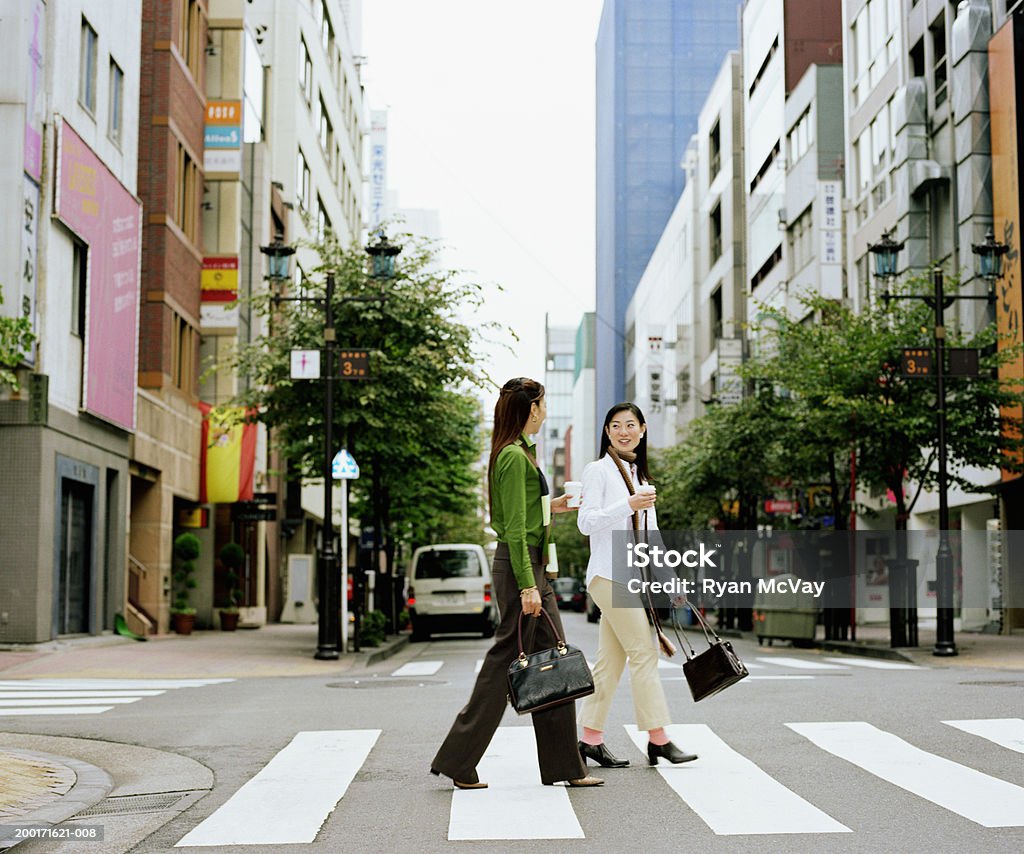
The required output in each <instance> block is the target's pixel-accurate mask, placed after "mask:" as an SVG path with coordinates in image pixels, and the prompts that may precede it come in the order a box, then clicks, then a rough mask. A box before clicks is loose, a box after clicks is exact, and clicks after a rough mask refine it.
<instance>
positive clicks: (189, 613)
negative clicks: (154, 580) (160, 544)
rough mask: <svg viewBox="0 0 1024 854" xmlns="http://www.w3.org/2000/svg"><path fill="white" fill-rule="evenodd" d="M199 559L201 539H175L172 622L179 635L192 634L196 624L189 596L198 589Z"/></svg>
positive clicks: (186, 535)
mask: <svg viewBox="0 0 1024 854" xmlns="http://www.w3.org/2000/svg"><path fill="white" fill-rule="evenodd" d="M197 557H199V537H197V536H196V535H195V534H179V535H178V536H177V537H175V539H174V576H173V577H174V601H173V603H172V604H171V620H172V622H173V624H174V631H176V632H177V633H178V634H179V635H190V634H192V627H193V626H194V625H195V622H196V609H195V608H193V607H192V606H191V605H189V596H190V595H191V593H192V591H193V590H195V587H196V579H195V571H196V558H197Z"/></svg>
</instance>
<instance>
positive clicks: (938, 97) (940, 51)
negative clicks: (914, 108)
mask: <svg viewBox="0 0 1024 854" xmlns="http://www.w3.org/2000/svg"><path fill="white" fill-rule="evenodd" d="M930 30H931V36H932V67H933V72H932V85H933V86H934V91H935V106H936V107H939V106H941V105H942V104H944V103H945V102H946V94H947V90H946V81H947V76H948V72H947V70H946V16H945V15H944V14H942V15H939V17H937V18H936V19H935V23H933V24H932V25H931V27H930Z"/></svg>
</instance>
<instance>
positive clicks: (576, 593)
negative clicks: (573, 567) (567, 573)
mask: <svg viewBox="0 0 1024 854" xmlns="http://www.w3.org/2000/svg"><path fill="white" fill-rule="evenodd" d="M551 588H552V589H553V590H554V591H555V599H557V600H558V607H559V608H560V609H565V608H571V609H572V610H573V611H576V612H578V613H582V611H583V609H584V608H585V607H586V605H587V602H586V600H587V591H586V590H585V589H584V588H583V584H582V583H581V582H580V580H579V579H578V578H555V579H553V580H552V581H551Z"/></svg>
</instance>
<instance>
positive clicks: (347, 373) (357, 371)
mask: <svg viewBox="0 0 1024 854" xmlns="http://www.w3.org/2000/svg"><path fill="white" fill-rule="evenodd" d="M339 357H340V361H341V368H340V371H339V373H338V376H340V377H341V379H343V380H368V379H369V378H370V351H369V350H352V349H342V350H341V351H340V353H339Z"/></svg>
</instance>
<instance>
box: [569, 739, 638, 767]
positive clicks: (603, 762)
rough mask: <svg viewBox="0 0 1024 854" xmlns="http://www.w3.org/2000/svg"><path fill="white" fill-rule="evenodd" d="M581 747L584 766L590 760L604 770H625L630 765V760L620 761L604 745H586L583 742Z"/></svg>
mask: <svg viewBox="0 0 1024 854" xmlns="http://www.w3.org/2000/svg"><path fill="white" fill-rule="evenodd" d="M579 747H580V758H582V759H583V764H584V765H586V764H587V760H588V759H593V760H594V761H595V762H596V763H597V764H598V765H600V766H601V767H602V768H625V767H626V766H627V765H629V760H628V759H618V758H617V757H616V756H615V754H613V753H612V752H611V751H610V750H609V749H608V747H607V746H606V745H604V744H585V743H584V742H582V741H581V742H580V744H579Z"/></svg>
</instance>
